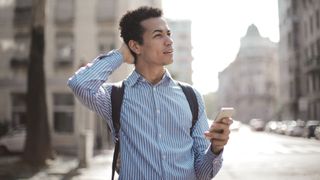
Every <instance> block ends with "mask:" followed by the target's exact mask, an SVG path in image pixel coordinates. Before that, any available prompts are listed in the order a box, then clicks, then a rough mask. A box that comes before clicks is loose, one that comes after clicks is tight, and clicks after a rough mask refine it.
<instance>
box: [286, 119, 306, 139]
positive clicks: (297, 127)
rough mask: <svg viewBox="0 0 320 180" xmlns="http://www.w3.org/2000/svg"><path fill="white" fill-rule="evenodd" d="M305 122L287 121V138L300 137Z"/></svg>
mask: <svg viewBox="0 0 320 180" xmlns="http://www.w3.org/2000/svg"><path fill="white" fill-rule="evenodd" d="M304 125H305V122H304V121H301V120H297V121H289V122H288V124H287V128H286V130H285V134H286V135H288V136H302V135H303V131H304Z"/></svg>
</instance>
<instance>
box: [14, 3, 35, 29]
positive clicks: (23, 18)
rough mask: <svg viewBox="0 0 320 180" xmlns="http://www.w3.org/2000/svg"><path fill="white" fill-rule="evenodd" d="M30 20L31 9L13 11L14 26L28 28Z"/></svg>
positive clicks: (22, 8) (17, 8) (23, 8)
mask: <svg viewBox="0 0 320 180" xmlns="http://www.w3.org/2000/svg"><path fill="white" fill-rule="evenodd" d="M31 20H32V11H31V7H16V8H15V11H14V25H15V26H18V27H21V26H30V25H31Z"/></svg>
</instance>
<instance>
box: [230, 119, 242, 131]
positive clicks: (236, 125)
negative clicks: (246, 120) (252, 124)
mask: <svg viewBox="0 0 320 180" xmlns="http://www.w3.org/2000/svg"><path fill="white" fill-rule="evenodd" d="M241 124H242V123H241V122H240V121H237V120H235V119H234V120H233V123H232V124H231V125H230V130H231V131H238V130H239V129H240V127H241Z"/></svg>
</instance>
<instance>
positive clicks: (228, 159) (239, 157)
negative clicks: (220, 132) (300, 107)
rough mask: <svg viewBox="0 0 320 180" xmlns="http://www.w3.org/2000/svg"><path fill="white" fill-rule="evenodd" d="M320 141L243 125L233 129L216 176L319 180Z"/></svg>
mask: <svg viewBox="0 0 320 180" xmlns="http://www.w3.org/2000/svg"><path fill="white" fill-rule="evenodd" d="M319 167H320V141H319V140H315V139H305V138H300V137H289V136H285V135H277V134H271V133H266V132H252V131H251V130H250V129H249V128H248V127H246V126H244V127H242V128H241V129H240V130H239V131H232V133H231V137H230V140H229V144H228V145H227V146H226V147H225V152H224V165H223V167H222V169H221V171H220V172H219V174H218V175H217V176H216V177H215V178H214V179H216V180H231V179H237V180H251V179H252V180H256V179H259V180H267V179H272V180H286V179H290V180H319V179H320V169H319Z"/></svg>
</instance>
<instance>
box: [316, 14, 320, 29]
mask: <svg viewBox="0 0 320 180" xmlns="http://www.w3.org/2000/svg"><path fill="white" fill-rule="evenodd" d="M316 26H317V29H320V12H319V10H317V11H316Z"/></svg>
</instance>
